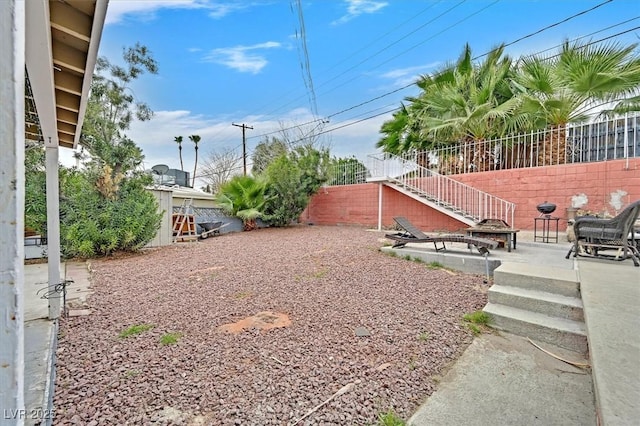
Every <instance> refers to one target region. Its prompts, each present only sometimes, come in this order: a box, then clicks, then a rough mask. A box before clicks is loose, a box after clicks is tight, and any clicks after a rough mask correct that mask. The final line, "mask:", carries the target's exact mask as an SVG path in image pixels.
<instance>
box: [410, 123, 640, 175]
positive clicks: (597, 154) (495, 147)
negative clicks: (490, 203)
mask: <svg viewBox="0 0 640 426" xmlns="http://www.w3.org/2000/svg"><path fill="white" fill-rule="evenodd" d="M407 157H412V158H413V159H414V161H417V162H418V164H420V165H421V166H423V167H427V168H429V169H433V170H437V171H438V172H439V173H441V174H457V173H473V172H483V171H489V170H505V169H516V168H527V167H541V166H553V165H559V164H574V163H591V162H598V161H607V160H617V159H624V158H634V157H640V114H637V113H636V114H633V115H631V114H629V115H628V116H626V117H621V118H616V119H611V120H603V121H596V122H592V123H584V124H573V125H568V126H566V127H559V128H552V129H545V130H540V131H535V132H529V133H526V134H519V135H513V136H508V137H506V138H501V139H492V140H486V141H481V142H470V143H459V144H455V145H452V146H449V147H446V148H441V149H436V150H429V151H418V152H413V153H407V155H406V156H405V158H407Z"/></svg>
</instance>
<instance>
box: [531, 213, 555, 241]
mask: <svg viewBox="0 0 640 426" xmlns="http://www.w3.org/2000/svg"><path fill="white" fill-rule="evenodd" d="M533 220H534V222H533V241H538V240H539V241H542V242H543V243H550V242H554V243H557V242H558V221H559V220H560V218H559V217H553V216H549V215H545V216H541V217H536V218H534V219H533ZM538 222H541V224H540V225H541V227H540V228H539V227H538ZM554 223H555V236H553V235H552V234H551V228H552V225H553V224H554ZM552 240H553V241H552Z"/></svg>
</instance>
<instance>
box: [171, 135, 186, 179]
mask: <svg viewBox="0 0 640 426" xmlns="http://www.w3.org/2000/svg"><path fill="white" fill-rule="evenodd" d="M173 141H174V142H175V143H177V144H178V154H179V155H180V170H182V171H184V164H183V163H182V136H176V137H174V138H173Z"/></svg>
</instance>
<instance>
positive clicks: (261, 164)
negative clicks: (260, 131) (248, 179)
mask: <svg viewBox="0 0 640 426" xmlns="http://www.w3.org/2000/svg"><path fill="white" fill-rule="evenodd" d="M288 152H289V147H288V145H287V143H286V142H285V141H283V140H282V139H279V138H276V137H271V139H269V137H268V136H265V138H264V140H263V141H261V142H260V143H258V145H256V148H255V149H254V150H253V154H252V155H251V161H252V162H253V166H252V167H251V173H253V175H254V176H257V175H259V174H260V173H262V172H264V171H265V170H266V169H267V167H268V166H269V164H271V163H272V162H273V161H274V160H275V159H276V158H278V157H280V156H281V155H283V154H286V153H288Z"/></svg>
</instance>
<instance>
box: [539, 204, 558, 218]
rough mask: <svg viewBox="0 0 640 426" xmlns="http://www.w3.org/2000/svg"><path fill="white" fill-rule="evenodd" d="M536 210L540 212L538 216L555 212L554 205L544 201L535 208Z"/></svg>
mask: <svg viewBox="0 0 640 426" xmlns="http://www.w3.org/2000/svg"><path fill="white" fill-rule="evenodd" d="M536 209H538V211H539V212H540V215H550V214H551V213H553V212H554V211H556V205H555V204H553V203H550V202H548V201H545V202H544V203H542V204H538V205H537V206H536Z"/></svg>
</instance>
